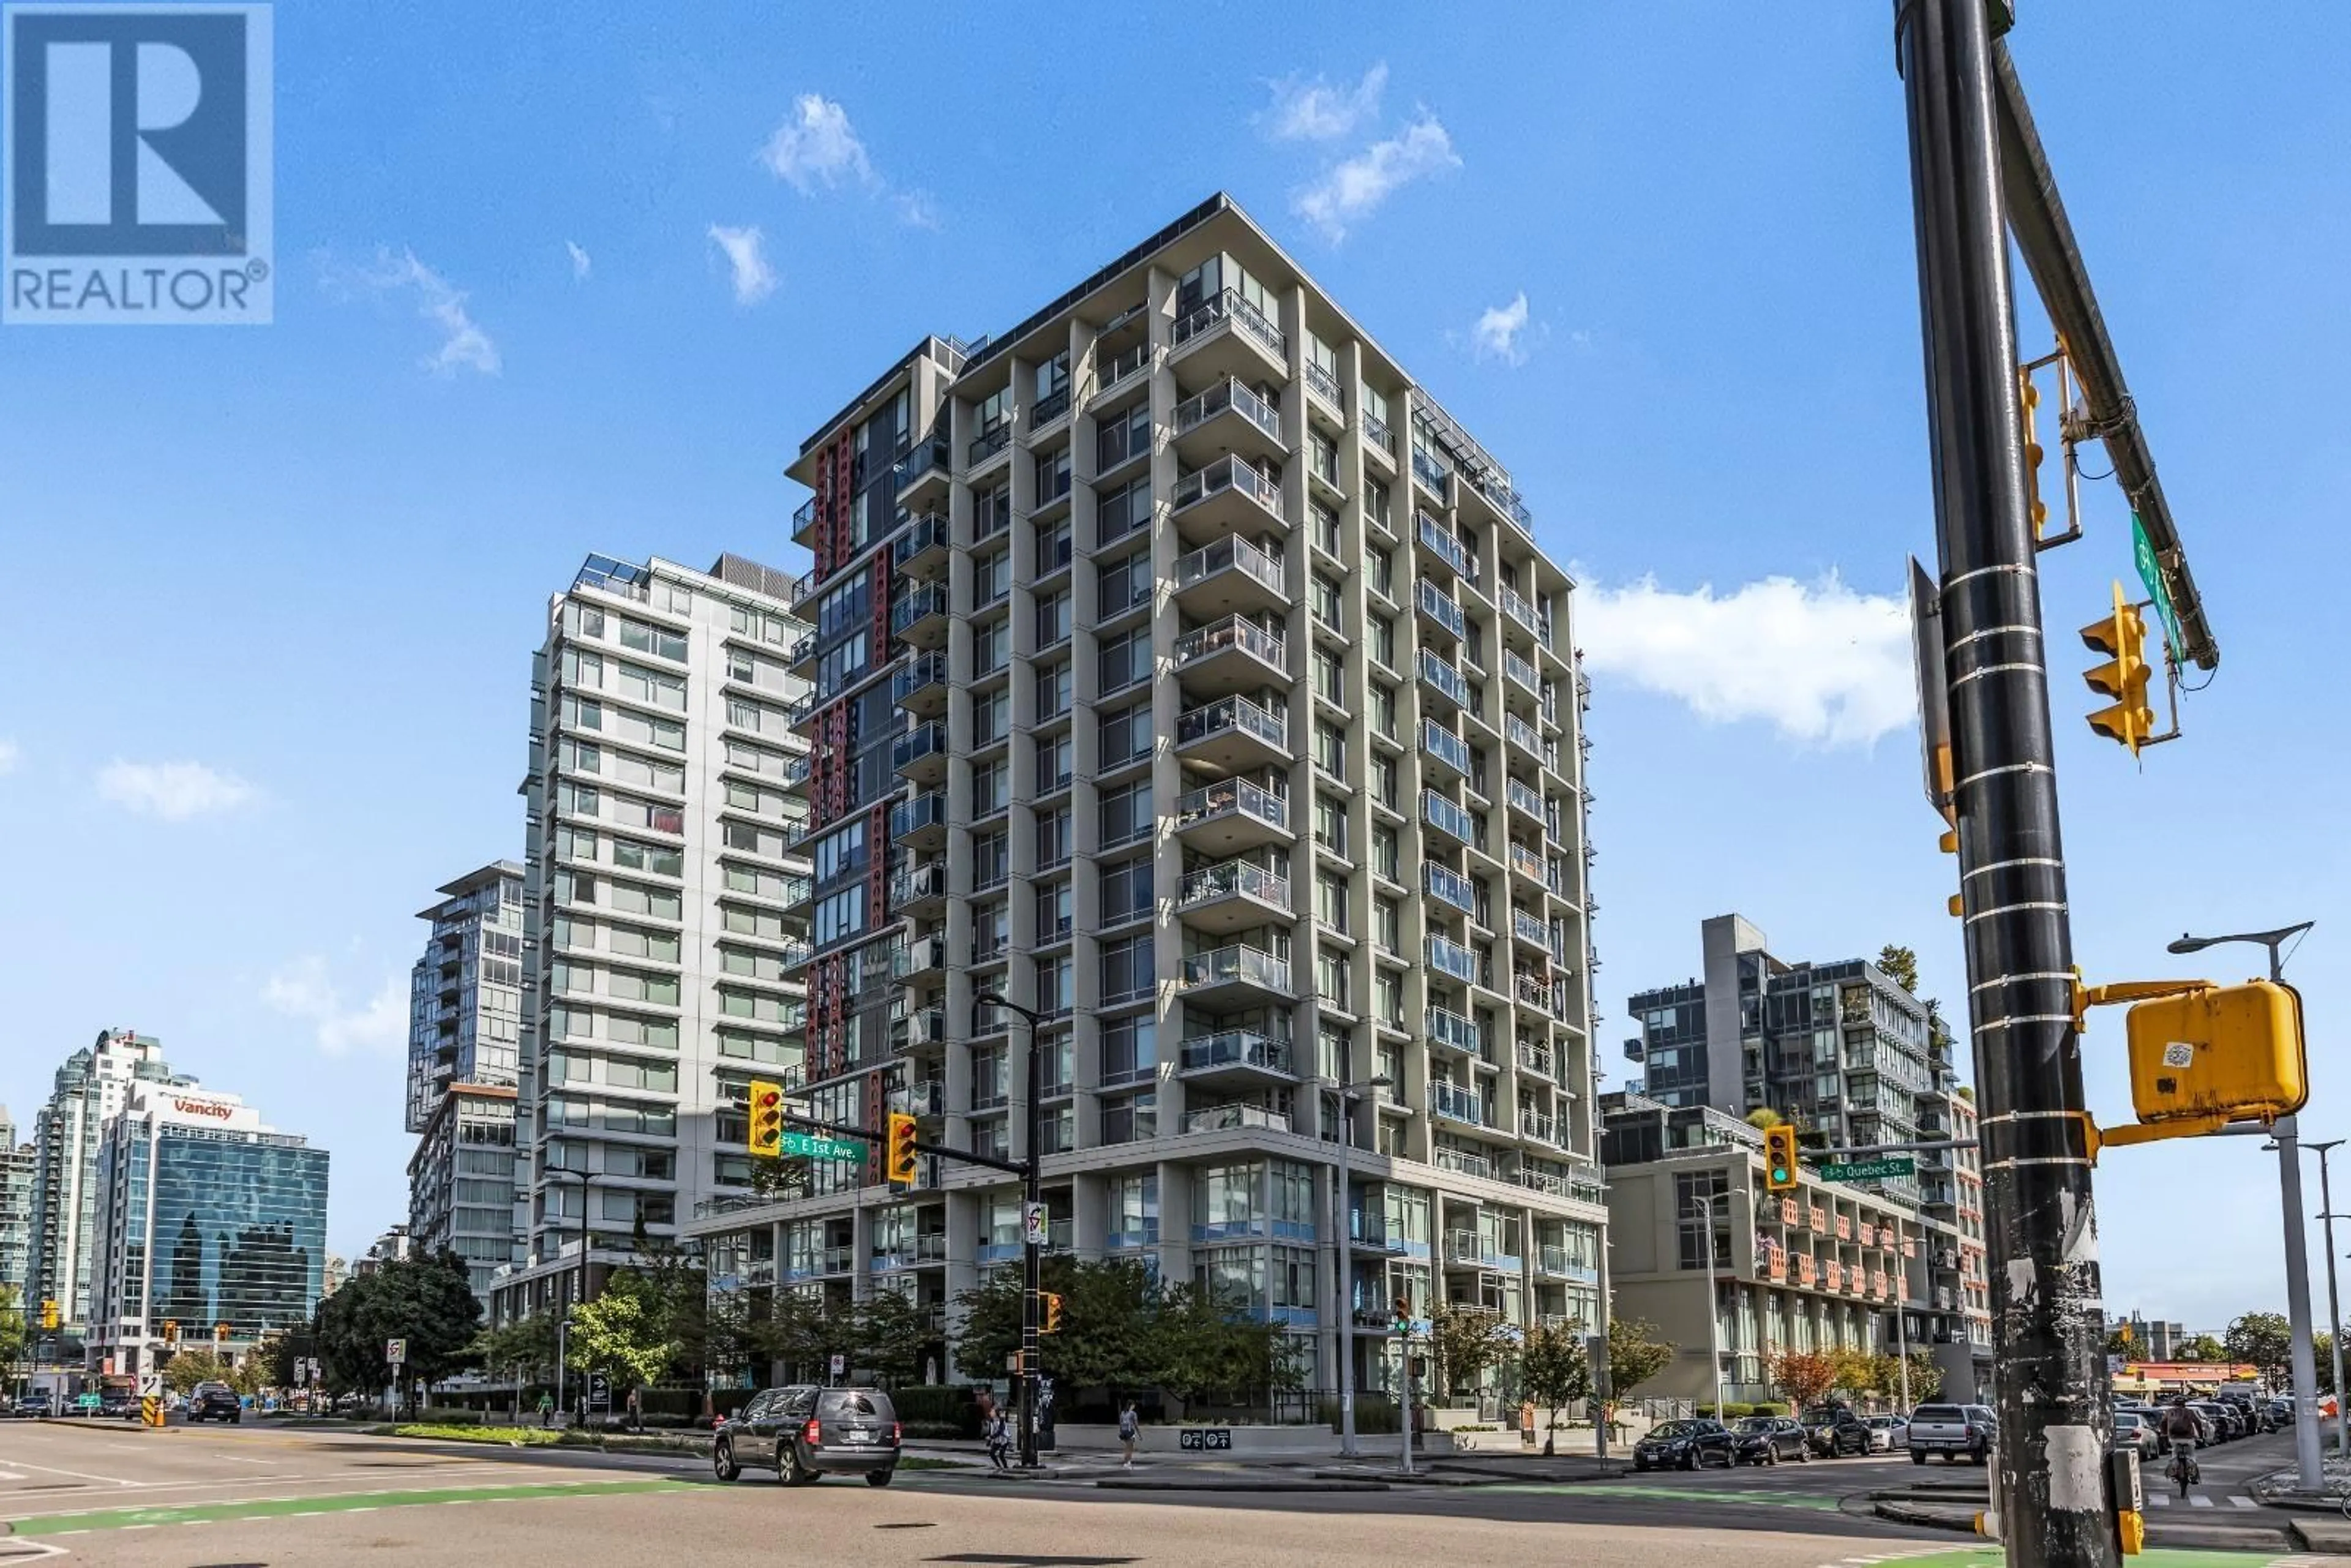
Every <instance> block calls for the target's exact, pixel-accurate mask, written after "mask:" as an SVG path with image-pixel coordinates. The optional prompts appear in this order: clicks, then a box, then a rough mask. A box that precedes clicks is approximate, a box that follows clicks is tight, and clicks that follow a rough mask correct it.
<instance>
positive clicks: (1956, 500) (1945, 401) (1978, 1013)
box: [1895, 0, 2120, 1568]
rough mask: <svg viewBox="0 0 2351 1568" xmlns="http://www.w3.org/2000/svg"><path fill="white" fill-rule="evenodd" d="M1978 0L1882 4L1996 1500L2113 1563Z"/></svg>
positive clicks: (2098, 1349)
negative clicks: (1912, 251) (1921, 423)
mask: <svg viewBox="0 0 2351 1568" xmlns="http://www.w3.org/2000/svg"><path fill="white" fill-rule="evenodd" d="M1986 5H1987V0H1896V3H1895V54H1896V64H1897V67H1898V68H1899V70H1900V72H1901V76H1902V82H1903V97H1904V100H1905V105H1906V109H1907V119H1908V122H1909V141H1910V185H1911V198H1912V204H1913V206H1914V209H1915V213H1916V222H1917V246H1918V300H1919V314H1920V317H1921V321H1922V329H1923V339H1924V348H1925V357H1926V390H1927V412H1928V439H1929V446H1930V450H1931V453H1932V457H1933V472H1934V503H1935V533H1936V542H1937V548H1938V556H1939V559H1940V564H1941V578H1940V583H1939V589H1940V600H1941V607H1942V616H1941V620H1942V632H1943V655H1944V658H1943V666H1944V675H1945V680H1946V685H1947V687H1948V689H1949V704H1950V720H1951V734H1952V747H1953V764H1952V766H1953V775H1954V783H1955V789H1954V790H1953V804H1954V806H1955V807H1956V809H1957V813H1958V818H1959V821H1958V828H1959V867H1960V882H1959V886H1960V894H1961V909H1962V911H1963V922H1964V930H1965V943H1966V949H1967V966H1968V1000H1969V1011H1970V1015H1971V1019H1972V1022H1973V1031H1972V1035H1973V1041H1974V1048H1975V1059H1976V1081H1977V1083H1978V1085H1979V1086H1980V1090H1981V1093H1982V1105H1981V1111H1982V1115H1981V1122H1980V1128H1979V1135H1980V1140H1981V1144H1982V1149H1983V1176H1984V1189H1985V1199H1986V1201H1985V1205H1984V1208H1985V1221H1986V1225H1985V1229H1986V1240H1987V1243H1988V1248H1989V1251H1990V1257H1991V1270H1990V1271H1991V1308H1992V1338H1993V1347H1994V1369H1995V1377H1994V1382H1995V1385H1996V1386H1997V1389H1998V1406H1999V1413H2000V1434H1999V1445H1998V1461H1997V1462H1998V1465H1999V1472H2000V1473H1999V1485H1998V1489H1997V1490H1995V1492H1994V1494H1993V1495H1994V1497H1995V1499H1997V1500H1998V1502H1997V1504H1996V1506H1997V1508H1998V1511H1999V1520H2000V1525H2001V1532H2002V1537H2003V1539H2004V1541H2005V1542H2006V1543H2007V1546H2008V1557H2009V1562H2010V1563H2013V1564H2017V1565H2020V1568H2027V1565H2029V1568H2044V1565H2045V1568H2118V1565H2119V1563H2120V1544H2119V1542H2118V1541H2117V1540H2116V1531H2115V1525H2114V1520H2113V1515H2112V1505H2111V1502H2110V1500H2109V1494H2108V1490H2107V1487H2108V1479H2107V1474H2106V1450H2107V1447H2108V1431H2109V1427H2108V1423H2109V1419H2110V1416H2109V1411H2108V1406H2107V1399H2108V1391H2107V1386H2106V1379H2105V1361H2104V1359H2103V1355H2102V1352H2103V1348H2104V1346H2103V1343H2102V1339H2101V1334H2100V1328H2101V1326H2102V1321H2101V1302H2100V1301H2099V1279H2098V1246H2097V1224H2096V1217H2095V1209H2094V1208H2093V1207H2092V1204H2091V1192H2090V1146H2089V1135H2090V1134H2089V1122H2088V1118H2087V1116H2086V1115H2085V1108H2084V1099H2083V1092H2082V1063H2081V1052H2080V1043H2079V1040H2077V1038H2076V1036H2075V1033H2074V973H2073V969H2074V954H2073V933H2072V929H2071V925H2070V924H2069V922H2068V919H2067V913H2066V902H2065V896H2066V895H2065V867H2064V848H2063V844H2062V842H2061V840H2060V836H2059V832H2058V821H2057V780H2056V773H2055V768H2054V761H2053V752H2052V746H2051V739H2050V730H2049V691H2048V675H2047V671H2046V669H2045V668H2044V666H2043V637H2042V618H2041V594H2040V582H2039V578H2038V576H2037V574H2036V572H2035V569H2034V560H2033V557H2034V540H2033V534H2032V523H2031V520H2030V518H2029V517H2028V516H2027V513H2026V509H2025V502H2024V465H2023V452H2022V442H2023V434H2022V420H2021V413H2022V409H2021V406H2020V403H2021V396H2020V392H2019V389H2018V383H2017V357H2016V322H2015V316H2014V300H2013V296H2012V294H2011V287H2010V280H2009V273H2008V248H2007V246H2008V235H2007V229H2006V226H2005V225H2004V223H2003V221H2002V216H2003V209H2002V202H2001V162H2000V157H2001V153H2000V138H1999V131H1998V129H1997V126H1996V123H1995V118H1996V117H1995V112H1994V105H1993V99H1994V89H1993V79H1992V78H1993V74H1994V72H1993V63H1992V47H1993V46H1992V37H1991V26H1990V18H1989V17H1988V16H1987V14H1986Z"/></svg>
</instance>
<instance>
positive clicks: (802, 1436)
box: [710, 1385, 904, 1487]
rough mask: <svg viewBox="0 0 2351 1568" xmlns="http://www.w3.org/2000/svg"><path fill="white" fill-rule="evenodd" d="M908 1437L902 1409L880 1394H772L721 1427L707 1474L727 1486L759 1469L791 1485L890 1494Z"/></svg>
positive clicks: (804, 1390)
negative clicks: (827, 1481)
mask: <svg viewBox="0 0 2351 1568" xmlns="http://www.w3.org/2000/svg"><path fill="white" fill-rule="evenodd" d="M903 1437H904V1434H903V1431H902V1429H901V1428H900V1426H899V1423H898V1412H897V1409H896V1408H895V1407H894V1406H892V1404H891V1403H890V1396H888V1395H886V1394H884V1393H883V1392H882V1391H881V1390H880V1389H878V1388H815V1387H810V1386H808V1385H795V1386H792V1387H789V1388H769V1389H765V1390H762V1391H761V1392H759V1393H758V1394H755V1395H753V1396H751V1398H750V1402H749V1403H747V1404H746V1405H745V1406H743V1408H742V1409H740V1410H738V1411H737V1412H736V1413H735V1414H734V1415H732V1416H728V1417H727V1418H726V1420H724V1421H722V1422H720V1423H719V1424H718V1430H717V1431H716V1434H714V1435H713V1437H712V1438H711V1443H710V1467H711V1469H712V1471H713V1472H714V1473H715V1474H716V1476H717V1477H718V1479H720V1480H722V1481H731V1480H733V1479H736V1477H737V1476H739V1475H741V1474H742V1473H743V1472H744V1471H745V1470H747V1469H758V1470H773V1471H775V1472H776V1476H777V1479H779V1480H781V1481H782V1482H783V1483H784V1484H785V1485H787V1486H805V1485H807V1484H808V1483H809V1482H810V1481H813V1480H815V1479H817V1478H818V1477H819V1476H822V1475H831V1474H841V1475H862V1476H863V1477H864V1478H865V1484H866V1485H867V1486H873V1487H886V1486H888V1485H889V1484H890V1479H891V1477H893V1476H894V1475H895V1474H897V1471H898V1449H899V1445H900V1443H901V1442H902V1440H903Z"/></svg>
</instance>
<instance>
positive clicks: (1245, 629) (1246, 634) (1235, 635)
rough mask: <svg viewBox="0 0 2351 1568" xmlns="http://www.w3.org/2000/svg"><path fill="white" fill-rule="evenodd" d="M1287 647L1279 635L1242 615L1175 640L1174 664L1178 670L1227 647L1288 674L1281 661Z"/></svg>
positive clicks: (1214, 623)
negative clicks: (1254, 655) (1256, 658)
mask: <svg viewBox="0 0 2351 1568" xmlns="http://www.w3.org/2000/svg"><path fill="white" fill-rule="evenodd" d="M1285 647H1286V644H1284V643H1283V642H1282V640H1281V634H1280V632H1269V631H1267V630H1266V629H1265V628H1264V627H1262V626H1260V625H1259V624H1258V623H1257V622H1254V621H1250V620H1248V619H1246V618H1245V617H1242V616H1238V615H1236V616H1233V617H1232V618H1231V619H1229V620H1226V621H1217V622H1211V623H1210V624H1208V625H1206V626H1202V627H1198V628H1196V629H1195V630H1193V631H1190V632H1185V633H1184V634H1183V635H1182V636H1180V637H1178V638H1176V639H1175V663H1176V665H1177V666H1178V667H1179V668H1180V667H1181V666H1183V665H1185V664H1190V663H1191V662H1192V661H1193V660H1195V659H1204V658H1207V656H1208V655H1209V654H1211V653H1222V652H1224V651H1225V650H1226V649H1228V648H1238V649H1240V650H1241V651H1242V652H1243V653H1254V654H1256V655H1257V656H1258V657H1259V658H1260V659H1262V660H1264V661H1265V662H1266V663H1267V664H1271V665H1274V666H1275V667H1276V668H1278V669H1281V670H1283V671H1284V672H1285V673H1286V672H1287V670H1288V668H1289V666H1288V664H1286V663H1285V662H1284V659H1283V653H1284V650H1285Z"/></svg>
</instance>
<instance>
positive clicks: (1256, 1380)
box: [1137, 1284, 1298, 1405]
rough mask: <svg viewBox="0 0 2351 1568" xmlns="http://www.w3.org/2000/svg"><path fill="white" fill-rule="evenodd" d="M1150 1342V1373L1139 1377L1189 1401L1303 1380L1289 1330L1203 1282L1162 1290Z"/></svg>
mask: <svg viewBox="0 0 2351 1568" xmlns="http://www.w3.org/2000/svg"><path fill="white" fill-rule="evenodd" d="M1149 1343H1150V1347H1151V1355H1150V1357H1149V1360H1148V1366H1149V1369H1150V1372H1151V1375H1150V1376H1149V1377H1147V1378H1142V1379H1138V1380H1137V1382H1138V1383H1139V1384H1143V1385H1157V1386H1158V1387H1160V1388H1162V1389H1165V1391H1166V1392H1168V1393H1170V1394H1172V1395H1174V1396H1175V1397H1176V1398H1178V1399H1181V1400H1183V1401H1184V1402H1185V1403H1186V1404H1187V1405H1188V1404H1196V1403H1200V1402H1203V1401H1207V1400H1212V1399H1218V1398H1222V1399H1233V1400H1238V1399H1239V1398H1241V1397H1243V1396H1247V1395H1249V1394H1250V1393H1252V1392H1254V1391H1256V1390H1259V1389H1272V1388H1294V1387H1296V1386H1297V1385H1298V1354H1297V1344H1296V1342H1295V1341H1294V1340H1292V1339H1291V1337H1290V1333H1288V1331H1286V1330H1285V1329H1283V1328H1282V1326H1281V1325H1280V1324H1279V1323H1275V1322H1269V1321H1266V1320H1263V1319H1259V1318H1258V1317H1256V1316H1254V1315H1252V1314H1251V1313H1249V1312H1248V1311H1246V1310H1245V1309H1244V1308H1243V1307H1242V1306H1241V1305H1240V1304H1239V1303H1238V1302H1237V1301H1232V1300H1229V1299H1228V1298H1226V1297H1222V1296H1219V1295H1217V1293H1216V1292H1215V1291H1210V1290H1208V1289H1207V1288H1206V1287H1204V1286H1199V1285H1191V1284H1179V1285H1175V1286H1173V1287H1169V1288H1166V1289H1165V1290H1163V1291H1161V1292H1160V1295H1159V1300H1158V1310H1157V1312H1155V1313H1154V1314H1153V1317H1152V1323H1151V1338H1150V1341H1149Z"/></svg>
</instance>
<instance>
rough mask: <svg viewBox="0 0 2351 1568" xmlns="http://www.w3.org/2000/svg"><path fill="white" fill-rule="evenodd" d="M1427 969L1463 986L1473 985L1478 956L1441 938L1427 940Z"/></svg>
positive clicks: (1456, 943)
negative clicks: (1450, 978) (1457, 981)
mask: <svg viewBox="0 0 2351 1568" xmlns="http://www.w3.org/2000/svg"><path fill="white" fill-rule="evenodd" d="M1428 967H1430V968H1432V969H1434V970H1436V971H1437V973H1438V974H1440V975H1446V976H1449V977H1452V978H1454V979H1457V980H1459V981H1460V982H1461V983H1462V984H1464V985H1474V984H1476V983H1477V979H1478V955H1477V954H1475V953H1472V952H1471V951H1470V950H1469V949H1468V948H1467V947H1464V946H1461V944H1460V943H1458V942H1449V941H1447V940H1446V939H1445V938H1444V937H1442V936H1432V937H1430V938H1429V939H1428Z"/></svg>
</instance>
